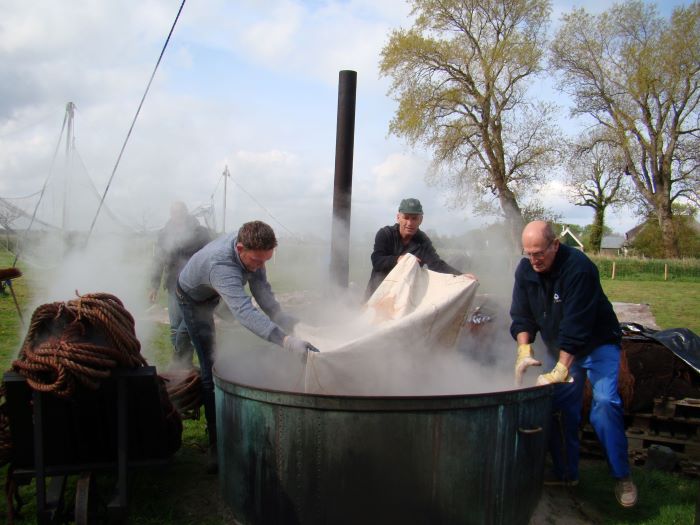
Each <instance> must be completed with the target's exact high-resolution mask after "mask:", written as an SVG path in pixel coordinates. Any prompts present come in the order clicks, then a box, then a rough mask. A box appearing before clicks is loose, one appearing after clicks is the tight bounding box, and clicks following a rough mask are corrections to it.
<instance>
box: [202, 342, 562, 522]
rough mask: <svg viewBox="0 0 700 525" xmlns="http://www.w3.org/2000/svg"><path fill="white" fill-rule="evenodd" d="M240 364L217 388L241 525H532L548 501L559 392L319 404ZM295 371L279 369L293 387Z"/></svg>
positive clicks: (225, 468) (228, 487)
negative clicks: (549, 447) (546, 474)
mask: <svg viewBox="0 0 700 525" xmlns="http://www.w3.org/2000/svg"><path fill="white" fill-rule="evenodd" d="M248 350H252V351H253V352H258V353H259V352H262V353H265V352H267V353H268V355H272V352H275V350H270V349H265V348H260V349H254V348H249V349H248ZM277 353H279V352H277ZM249 355H250V354H249ZM235 363H236V364H235V366H234V367H233V368H232V369H226V368H224V367H222V366H221V365H220V363H217V366H216V367H215V369H214V376H215V384H216V409H217V420H218V425H219V432H218V439H219V442H218V445H219V447H218V449H219V465H220V469H219V478H220V484H221V490H222V493H223V497H224V500H225V501H226V502H227V504H228V505H229V506H230V507H231V509H232V511H233V514H234V517H235V519H236V521H237V523H239V524H241V525H271V524H285V525H293V524H304V525H306V524H313V525H316V524H333V525H342V524H348V525H350V524H352V525H358V524H362V525H370V524H382V525H387V524H401V525H414V524H415V525H419V524H420V525H452V524H508V525H517V524H523V525H525V524H527V523H528V522H529V520H530V517H531V515H532V513H533V511H534V509H535V507H536V505H537V502H538V500H539V497H540V494H541V490H542V476H543V470H544V459H545V451H546V437H547V435H548V431H549V428H548V427H549V421H550V417H549V414H550V410H551V388H550V387H539V388H528V389H522V390H512V391H501V392H493V393H479V394H467V395H439V396H348V395H309V394H303V393H298V392H294V391H291V390H293V388H291V386H290V385H285V384H284V381H281V380H280V379H279V378H280V377H282V375H275V374H270V376H271V377H273V379H272V380H269V381H263V380H262V378H263V377H266V375H267V374H266V372H265V369H266V368H267V369H268V372H270V371H271V370H272V369H271V368H270V367H271V366H272V365H271V364H270V363H267V364H262V365H261V364H259V363H258V364H256V365H255V370H257V373H254V374H252V375H251V373H250V372H251V370H252V368H251V362H246V358H245V356H237V357H236V360H235ZM294 366H296V365H294V364H293V363H292V362H291V361H290V362H288V363H282V364H281V368H282V369H284V370H285V371H286V372H290V371H292V373H291V375H293V369H294ZM279 368H280V364H279V363H277V364H276V365H275V369H276V370H278V369H279ZM286 376H290V374H289V373H287V374H286ZM275 377H276V378H277V379H275ZM287 387H290V388H287Z"/></svg>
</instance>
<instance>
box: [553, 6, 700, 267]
mask: <svg viewBox="0 0 700 525" xmlns="http://www.w3.org/2000/svg"><path fill="white" fill-rule="evenodd" d="M551 50H552V65H553V66H554V67H555V68H557V69H558V70H559V71H560V72H561V73H562V74H563V75H562V78H561V82H560V87H561V89H562V90H564V91H566V92H568V93H570V94H571V95H572V96H573V97H574V100H575V105H574V107H573V109H572V113H573V114H574V115H589V116H591V117H593V121H594V123H595V126H596V127H598V128H601V129H602V130H604V132H605V134H606V135H607V136H609V137H611V138H612V140H613V142H614V143H615V145H616V146H618V147H619V148H620V149H621V150H622V152H623V154H624V159H625V166H626V172H627V174H628V175H629V177H630V179H631V181H632V182H633V183H634V186H635V188H636V190H637V192H638V194H639V195H640V196H641V197H642V198H643V199H644V201H645V202H646V203H648V206H649V207H650V208H651V209H653V210H654V212H655V215H656V217H657V218H658V221H659V227H660V231H661V236H662V240H663V246H664V253H665V255H666V257H678V255H679V249H678V238H677V235H676V229H675V226H674V221H673V220H672V217H673V211H672V204H673V202H674V201H675V200H676V199H679V198H681V199H682V198H684V197H685V198H688V199H691V200H692V199H696V200H697V196H698V190H699V188H700V175H699V173H698V165H697V152H695V153H694V154H693V148H692V147H691V144H692V143H693V142H695V143H697V134H698V132H699V127H698V124H699V122H700V121H699V117H700V115H699V107H698V103H699V101H700V3H698V2H697V1H696V2H693V3H692V4H690V5H688V6H687V7H677V8H675V9H674V11H673V14H672V16H671V19H670V20H665V19H663V18H661V17H660V16H659V15H658V14H657V12H656V8H655V7H654V6H653V5H649V4H645V3H643V2H641V1H639V0H627V1H625V2H623V3H621V4H616V5H615V6H614V7H612V8H611V9H609V10H608V11H606V12H604V13H602V14H600V15H597V16H593V15H591V14H588V13H587V12H586V11H585V10H583V9H576V10H573V11H572V12H571V13H569V14H566V15H564V17H563V25H562V27H561V29H560V30H559V31H558V33H557V35H556V37H555V39H554V41H553V42H552V46H551Z"/></svg>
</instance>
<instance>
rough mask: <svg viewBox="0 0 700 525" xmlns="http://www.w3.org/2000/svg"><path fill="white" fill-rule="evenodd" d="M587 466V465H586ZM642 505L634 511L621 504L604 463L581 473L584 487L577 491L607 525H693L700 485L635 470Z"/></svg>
mask: <svg viewBox="0 0 700 525" xmlns="http://www.w3.org/2000/svg"><path fill="white" fill-rule="evenodd" d="M582 466H583V465H582ZM632 477H633V478H634V480H635V483H636V484H637V490H638V494H639V501H638V503H637V505H636V506H635V507H633V508H631V509H623V508H622V507H620V506H619V505H618V504H617V501H616V500H615V496H614V494H613V487H614V483H613V480H612V479H611V478H610V475H609V474H608V469H607V466H606V465H605V463H604V462H602V461H600V462H595V463H593V464H590V465H587V466H586V468H582V469H581V470H580V483H579V485H578V487H576V488H575V489H573V490H574V494H575V495H576V497H577V499H579V500H580V501H581V502H582V503H583V506H584V508H586V509H589V510H591V511H592V514H593V515H595V516H598V517H601V518H600V521H601V522H602V524H605V525H628V524H636V525H681V524H687V525H691V524H692V523H693V522H694V516H695V500H696V499H697V497H698V482H697V480H692V479H688V478H683V477H681V476H679V475H675V474H667V473H662V472H658V471H651V470H646V469H644V468H634V469H633V470H632Z"/></svg>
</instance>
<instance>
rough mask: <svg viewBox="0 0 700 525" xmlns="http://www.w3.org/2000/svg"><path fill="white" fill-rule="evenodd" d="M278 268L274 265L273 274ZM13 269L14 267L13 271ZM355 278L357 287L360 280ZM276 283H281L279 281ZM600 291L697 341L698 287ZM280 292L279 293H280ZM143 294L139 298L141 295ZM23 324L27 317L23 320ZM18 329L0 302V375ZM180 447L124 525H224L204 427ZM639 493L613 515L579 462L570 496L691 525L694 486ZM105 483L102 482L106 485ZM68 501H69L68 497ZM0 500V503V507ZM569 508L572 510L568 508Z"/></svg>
mask: <svg viewBox="0 0 700 525" xmlns="http://www.w3.org/2000/svg"><path fill="white" fill-rule="evenodd" d="M281 262H282V261H280V266H282V264H281ZM11 264H12V257H11V256H10V255H9V254H7V252H2V251H0V267H2V268H4V267H8V266H10V265H11ZM20 267H21V265H20ZM23 271H25V275H24V276H23V277H21V278H19V279H17V280H15V281H14V290H15V294H16V295H17V299H18V302H19V304H20V305H21V306H22V307H24V308H27V305H29V304H32V300H33V297H34V296H33V294H34V293H35V292H37V289H36V288H37V284H36V281H35V280H33V279H32V274H31V273H32V272H31V271H30V270H25V269H24V268H23ZM364 273H367V272H363V273H362V284H363V283H364V279H365V277H366V276H365V275H364ZM282 280H283V279H282ZM603 287H604V289H605V291H606V293H607V294H608V297H610V299H611V300H613V301H621V302H632V303H648V304H650V305H651V310H652V312H653V314H654V316H655V318H656V320H657V323H658V324H659V326H661V327H662V328H673V327H688V328H690V329H692V330H693V331H695V332H696V333H700V321H699V319H698V315H697V314H698V312H700V283H698V282H684V283H679V282H675V281H668V282H664V281H654V282H645V281H621V280H617V279H616V280H614V281H613V280H610V279H604V280H603ZM280 291H287V290H286V289H284V290H280ZM144 293H145V291H144ZM23 313H24V317H25V321H28V320H29V317H30V314H31V312H27V311H25V312H23ZM24 331H25V329H24V328H23V327H22V325H21V323H20V321H19V317H18V314H17V311H16V309H15V306H14V302H13V300H12V297H10V296H5V297H0V367H1V368H2V370H6V369H7V368H9V366H10V364H11V361H12V360H13V359H14V358H15V356H16V353H17V350H18V348H19V345H20V344H21V341H22V337H23V333H24ZM155 334H156V335H155V336H154V338H153V340H152V341H150V342H145V343H144V342H143V341H142V343H143V344H147V345H148V346H149V348H148V355H150V356H152V358H151V359H152V362H151V364H155V365H156V366H157V367H158V368H159V369H161V368H162V367H165V366H166V365H167V363H168V361H169V358H170V352H171V348H170V342H169V340H168V329H167V326H165V325H158V326H157V327H156V329H155ZM184 427H185V430H184V433H183V446H182V448H181V449H180V450H179V451H178V452H177V454H176V455H175V457H174V458H173V461H172V463H171V464H170V465H169V466H167V467H164V468H159V469H153V470H136V471H134V473H133V477H132V478H131V480H130V481H131V484H130V489H131V490H130V501H129V523H135V524H138V525H150V524H174V525H189V524H203V525H215V524H220V523H227V520H226V519H225V518H223V517H222V516H224V515H225V513H226V511H225V509H222V506H221V505H222V504H221V500H220V498H219V497H218V479H217V477H216V476H207V475H205V474H204V464H205V461H206V454H205V452H204V449H205V444H206V437H205V432H204V421H203V419H201V420H199V421H185V425H184ZM5 478H6V467H5V468H2V469H0V484H2V485H3V486H4V484H5ZM634 478H635V481H636V482H637V484H638V487H639V494H640V502H639V505H638V506H637V507H636V508H634V509H621V508H619V507H618V505H617V503H616V502H615V499H614V496H613V482H612V480H611V478H610V476H609V474H608V472H607V467H606V466H605V464H604V463H603V462H601V461H595V462H592V463H591V462H585V463H584V464H582V466H581V484H580V485H579V486H578V487H577V488H576V489H575V495H576V498H577V500H579V501H580V502H581V504H582V505H583V506H584V507H585V508H588V509H591V510H592V511H594V513H595V514H596V515H600V516H604V518H603V520H602V521H603V523H605V524H606V525H625V524H650V525H651V524H661V525H671V524H691V523H693V521H694V516H695V499H696V497H697V493H698V482H697V481H696V480H692V479H688V478H684V477H681V476H679V475H676V474H665V473H659V472H651V471H647V470H646V469H643V468H635V469H634ZM107 481H109V480H107ZM34 491H35V489H34V486H33V484H32V485H29V486H24V487H22V489H21V493H22V496H23V498H24V500H25V502H26V503H27V505H26V506H25V508H24V511H23V515H22V517H21V518H20V519H18V520H16V522H15V523H16V524H17V525H28V524H33V523H35V519H34V514H35V508H34V498H35V492H34ZM69 496H70V495H69ZM3 500H4V499H3ZM572 504H573V502H572ZM5 508H6V506H5V504H4V503H3V504H2V505H0V522H3V521H5V520H6V517H7V516H6V510H5Z"/></svg>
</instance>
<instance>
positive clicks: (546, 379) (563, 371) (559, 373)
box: [537, 363, 574, 386]
mask: <svg viewBox="0 0 700 525" xmlns="http://www.w3.org/2000/svg"><path fill="white" fill-rule="evenodd" d="M573 382H574V378H573V377H571V376H570V375H569V369H568V368H566V367H565V366H564V365H562V364H561V363H557V364H556V365H554V368H553V369H552V371H551V372H549V373H548V374H542V375H540V376H538V377H537V386H542V385H550V384H552V383H573Z"/></svg>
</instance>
